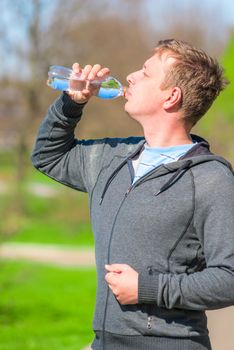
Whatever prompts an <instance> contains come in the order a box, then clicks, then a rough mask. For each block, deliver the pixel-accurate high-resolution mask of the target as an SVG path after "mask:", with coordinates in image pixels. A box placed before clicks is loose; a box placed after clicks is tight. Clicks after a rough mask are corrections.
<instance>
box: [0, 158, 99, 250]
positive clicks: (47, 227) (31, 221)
mask: <svg viewBox="0 0 234 350" xmlns="http://www.w3.org/2000/svg"><path fill="white" fill-rule="evenodd" d="M11 158H12V157H11ZM1 159H2V164H0V180H2V181H4V182H5V183H6V184H7V185H8V190H7V192H6V193H5V194H1V201H0V233H1V236H2V239H3V240H10V241H13V242H24V243H25V242H30V243H49V244H53V243H55V244H65V245H78V246H91V245H93V234H92V228H91V224H90V218H89V203H88V196H87V194H84V193H80V192H78V191H75V190H72V189H70V188H67V187H65V186H62V185H61V184H58V183H57V182H55V181H53V180H52V179H50V178H48V177H47V176H45V175H43V174H41V173H40V172H38V171H36V170H35V169H34V168H33V167H29V168H28V171H27V177H26V179H25V181H24V183H22V184H21V186H20V188H19V187H18V188H17V186H16V182H15V178H14V174H15V169H14V166H13V164H12V165H11V167H10V162H9V158H8V157H6V155H5V156H4V155H1ZM38 184H39V185H43V186H46V187H48V188H49V189H52V190H54V191H56V194H55V195H54V196H51V197H43V196H38V195H37V194H36V193H34V192H32V190H31V188H32V186H35V185H36V186H37V185H38Z"/></svg>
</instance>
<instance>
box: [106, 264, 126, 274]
mask: <svg viewBox="0 0 234 350" xmlns="http://www.w3.org/2000/svg"><path fill="white" fill-rule="evenodd" d="M124 266H125V265H124V264H111V265H105V269H106V270H107V271H109V272H115V273H121V272H122V271H123V270H124Z"/></svg>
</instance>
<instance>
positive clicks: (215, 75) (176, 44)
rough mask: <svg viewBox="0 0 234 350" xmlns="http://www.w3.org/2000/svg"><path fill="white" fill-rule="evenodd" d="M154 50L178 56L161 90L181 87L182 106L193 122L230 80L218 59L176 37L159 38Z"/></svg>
mask: <svg viewBox="0 0 234 350" xmlns="http://www.w3.org/2000/svg"><path fill="white" fill-rule="evenodd" d="M155 52H156V53H157V54H158V55H159V57H160V56H161V55H162V53H164V52H168V54H169V56H171V57H173V58H175V63H173V64H172V65H171V66H170V68H169V69H168V71H167V72H166V75H165V79H164V81H163V83H162V85H161V88H162V89H168V88H170V87H173V86H178V87H179V88H180V89H181V92H182V100H181V109H182V111H183V115H184V118H185V119H186V120H187V121H188V122H190V123H192V124H193V125H194V124H195V123H196V122H197V121H198V120H199V119H200V118H201V117H202V116H203V115H204V114H205V113H206V112H207V110H208V109H209V108H210V106H211V105H212V103H213V101H214V100H215V99H216V97H217V96H218V95H219V93H220V91H221V90H223V89H224V88H225V87H226V85H227V84H228V81H227V80H226V79H225V78H224V76H223V68H222V67H221V66H220V65H219V64H218V62H217V60H216V59H214V58H212V57H210V56H209V55H207V54H206V53H205V52H204V51H203V50H200V49H197V48H195V47H193V46H191V45H190V44H188V43H186V42H184V41H180V40H175V39H168V40H160V41H159V42H158V45H157V47H156V48H155Z"/></svg>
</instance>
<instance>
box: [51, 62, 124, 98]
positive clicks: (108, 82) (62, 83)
mask: <svg viewBox="0 0 234 350" xmlns="http://www.w3.org/2000/svg"><path fill="white" fill-rule="evenodd" d="M86 84H87V82H86V81H81V80H79V77H76V78H75V77H74V78H73V77H72V70H71V69H70V68H66V67H62V66H52V67H51V68H50V71H49V72H48V80H47V85H48V86H50V87H51V88H53V89H55V90H61V91H68V90H73V91H80V90H83V89H84V88H85V86H86ZM90 85H93V87H94V88H95V89H97V92H95V95H96V96H98V97H100V98H102V99H114V98H117V97H119V96H125V92H126V88H124V87H123V86H122V84H121V83H120V82H119V81H118V80H117V79H115V78H113V77H108V78H107V79H105V80H104V81H99V80H93V81H91V82H90Z"/></svg>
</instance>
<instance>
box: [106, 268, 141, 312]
mask: <svg viewBox="0 0 234 350" xmlns="http://www.w3.org/2000/svg"><path fill="white" fill-rule="evenodd" d="M105 268H106V270H107V271H108V272H107V274H106V276H105V280H106V282H107V284H108V286H109V288H110V289H111V290H112V292H113V294H114V295H115V297H116V299H117V300H118V302H119V303H120V304H122V305H128V304H137V303H138V272H136V271H135V270H134V269H133V268H132V267H131V266H129V265H126V264H112V265H105Z"/></svg>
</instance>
